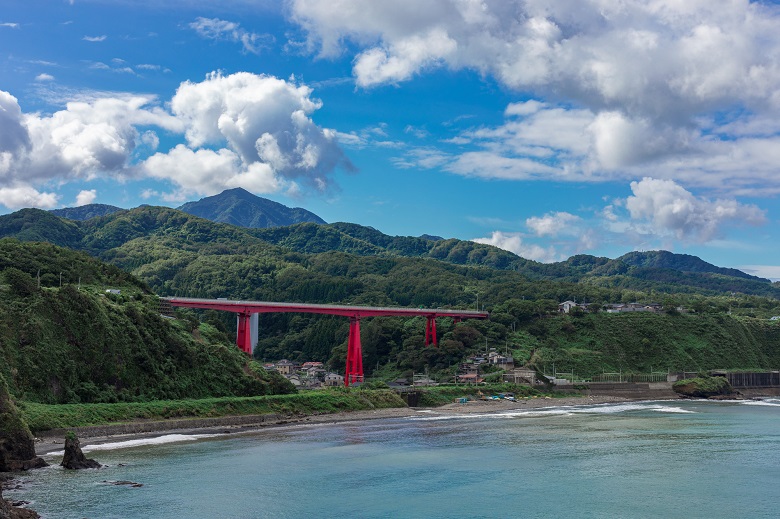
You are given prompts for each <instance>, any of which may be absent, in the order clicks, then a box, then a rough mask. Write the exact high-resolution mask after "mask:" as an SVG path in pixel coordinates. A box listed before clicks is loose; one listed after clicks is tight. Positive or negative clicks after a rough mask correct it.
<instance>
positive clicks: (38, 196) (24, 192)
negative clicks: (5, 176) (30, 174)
mask: <svg viewBox="0 0 780 519" xmlns="http://www.w3.org/2000/svg"><path fill="white" fill-rule="evenodd" d="M58 201H59V196H57V195H56V194H55V193H41V192H40V191H38V190H36V189H34V188H32V187H30V186H24V185H21V186H10V187H6V186H4V187H0V204H3V205H4V206H6V207H7V208H9V209H22V208H23V207H40V208H42V209H53V208H54V207H57V204H58Z"/></svg>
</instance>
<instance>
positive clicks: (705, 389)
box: [672, 377, 736, 399]
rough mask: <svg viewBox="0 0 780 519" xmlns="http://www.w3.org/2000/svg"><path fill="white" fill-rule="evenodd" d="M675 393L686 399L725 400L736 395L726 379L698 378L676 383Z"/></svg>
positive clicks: (674, 386) (673, 387)
mask: <svg viewBox="0 0 780 519" xmlns="http://www.w3.org/2000/svg"><path fill="white" fill-rule="evenodd" d="M672 389H674V391H675V393H677V394H679V395H680V396H682V397H686V398H713V399H714V398H717V399H724V398H730V397H733V395H735V394H736V392H735V391H734V388H732V387H731V384H729V381H728V380H726V378H725V377H697V378H688V379H684V380H680V381H678V382H675V383H674V385H673V386H672Z"/></svg>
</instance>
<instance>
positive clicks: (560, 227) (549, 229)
mask: <svg viewBox="0 0 780 519" xmlns="http://www.w3.org/2000/svg"><path fill="white" fill-rule="evenodd" d="M581 221H582V218H580V217H579V216H577V215H574V214H571V213H567V212H556V213H547V214H546V215H544V216H533V217H531V218H528V219H527V220H526V221H525V225H526V226H527V227H528V228H529V229H531V230H532V231H533V232H534V234H536V235H537V236H553V237H555V236H558V235H559V234H562V233H563V234H577V233H578V230H577V227H576V224H578V223H579V222H581Z"/></svg>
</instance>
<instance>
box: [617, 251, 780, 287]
mask: <svg viewBox="0 0 780 519" xmlns="http://www.w3.org/2000/svg"><path fill="white" fill-rule="evenodd" d="M618 261H622V262H623V263H625V264H627V265H634V266H637V267H650V268H663V269H672V270H679V271H681V272H710V273H713V274H721V275H723V276H733V277H737V278H744V279H752V280H755V281H765V282H768V281H769V280H768V279H764V278H760V277H758V276H751V275H750V274H746V273H744V272H742V271H741V270H737V269H728V268H722V267H716V266H715V265H713V264H711V263H707V262H706V261H702V259H701V258H697V257H696V256H691V255H689V254H672V253H671V252H668V251H665V250H656V251H648V252H637V251H634V252H629V253H628V254H624V255H623V256H620V257H619V258H618Z"/></svg>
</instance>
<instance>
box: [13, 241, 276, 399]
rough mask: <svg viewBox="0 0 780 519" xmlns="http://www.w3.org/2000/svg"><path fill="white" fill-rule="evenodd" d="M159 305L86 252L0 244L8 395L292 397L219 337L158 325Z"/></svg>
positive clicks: (184, 325) (169, 323)
mask: <svg viewBox="0 0 780 519" xmlns="http://www.w3.org/2000/svg"><path fill="white" fill-rule="evenodd" d="M39 272H40V277H39V274H38V273H39ZM60 272H62V278H61V279H62V282H60V275H59V273H60ZM79 280H80V281H79ZM60 283H62V284H60ZM109 288H110V289H111V290H118V291H120V293H119V294H116V293H107V292H106V290H107V289H109ZM156 301H157V299H156V297H155V296H152V295H150V294H149V292H148V289H146V287H145V286H144V285H143V283H141V282H140V281H138V280H137V279H135V278H134V277H133V276H131V275H130V274H128V273H127V272H124V271H122V270H120V269H119V268H117V267H115V266H112V265H106V264H104V263H101V262H100V261H97V260H95V259H94V258H91V257H89V256H87V255H85V254H83V253H79V252H74V251H70V250H67V249H62V248H59V247H55V246H53V245H49V244H40V243H33V244H29V243H20V242H17V241H14V240H8V239H4V240H0V358H1V359H2V362H0V371H2V373H3V376H4V378H5V379H6V380H7V381H8V385H9V387H10V389H11V392H12V393H13V394H14V395H15V396H16V397H18V398H21V399H24V400H30V401H38V402H46V403H68V402H69V403H75V402H113V401H145V400H150V399H174V398H198V397H207V396H249V395H258V394H266V393H275V392H285V391H289V390H291V387H290V386H289V385H288V384H287V383H286V382H284V381H282V380H280V379H279V377H278V376H271V375H269V374H268V373H265V372H264V371H263V370H262V368H259V366H256V365H250V364H248V363H247V359H246V357H245V356H244V355H243V354H242V353H240V352H239V351H238V350H237V349H236V348H235V346H233V344H232V341H231V340H230V339H229V338H228V337H227V336H226V335H225V334H224V333H222V332H220V331H219V330H218V329H216V328H214V327H213V326H211V325H209V324H205V323H198V321H197V319H194V318H192V319H190V320H186V319H185V320H170V319H164V318H163V317H161V316H160V315H159V313H158V311H157V302H156Z"/></svg>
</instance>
